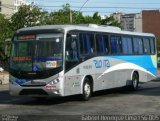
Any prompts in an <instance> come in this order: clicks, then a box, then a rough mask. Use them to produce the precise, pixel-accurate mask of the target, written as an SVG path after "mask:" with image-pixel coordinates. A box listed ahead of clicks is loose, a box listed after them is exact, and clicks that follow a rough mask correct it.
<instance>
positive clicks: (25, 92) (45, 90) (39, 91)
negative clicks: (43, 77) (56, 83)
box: [9, 83, 63, 97]
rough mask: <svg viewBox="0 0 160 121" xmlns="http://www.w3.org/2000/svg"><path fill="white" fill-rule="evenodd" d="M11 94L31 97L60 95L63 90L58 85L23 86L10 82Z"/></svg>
mask: <svg viewBox="0 0 160 121" xmlns="http://www.w3.org/2000/svg"><path fill="white" fill-rule="evenodd" d="M9 90H10V95H12V96H31V97H59V96H63V95H62V90H61V89H57V88H56V87H47V86H32V87H31V86H30V87H24V86H23V87H22V86H20V85H13V84H11V83H10V84H9Z"/></svg>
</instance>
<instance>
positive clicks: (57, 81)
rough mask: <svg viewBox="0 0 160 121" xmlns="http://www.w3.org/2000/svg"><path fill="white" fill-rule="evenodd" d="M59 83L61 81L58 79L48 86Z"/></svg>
mask: <svg viewBox="0 0 160 121" xmlns="http://www.w3.org/2000/svg"><path fill="white" fill-rule="evenodd" d="M59 82H60V80H59V79H58V78H57V79H55V80H53V81H51V82H49V83H48V85H55V84H57V83H59Z"/></svg>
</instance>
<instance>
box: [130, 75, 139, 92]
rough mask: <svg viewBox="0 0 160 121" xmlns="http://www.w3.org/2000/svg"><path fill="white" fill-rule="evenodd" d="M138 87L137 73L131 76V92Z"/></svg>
mask: <svg viewBox="0 0 160 121" xmlns="http://www.w3.org/2000/svg"><path fill="white" fill-rule="evenodd" d="M138 85H139V77H138V74H137V73H135V72H134V73H133V76H132V84H131V89H132V90H137V89H138Z"/></svg>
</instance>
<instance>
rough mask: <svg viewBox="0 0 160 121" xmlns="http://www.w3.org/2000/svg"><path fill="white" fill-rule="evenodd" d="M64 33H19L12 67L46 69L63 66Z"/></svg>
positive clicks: (13, 50)
mask: <svg viewBox="0 0 160 121" xmlns="http://www.w3.org/2000/svg"><path fill="white" fill-rule="evenodd" d="M62 57H63V34H62V33H56V34H37V35H18V36H15V37H14V41H13V46H12V54H11V63H10V68H11V69H14V70H19V71H34V72H36V71H45V70H50V69H54V68H58V67H61V66H62Z"/></svg>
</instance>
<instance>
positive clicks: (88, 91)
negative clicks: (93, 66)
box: [82, 78, 92, 101]
mask: <svg viewBox="0 0 160 121" xmlns="http://www.w3.org/2000/svg"><path fill="white" fill-rule="evenodd" d="M91 95H92V84H91V81H90V80H89V78H85V80H84V83H83V93H82V100H83V101H88V100H89V99H90V97H91Z"/></svg>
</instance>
